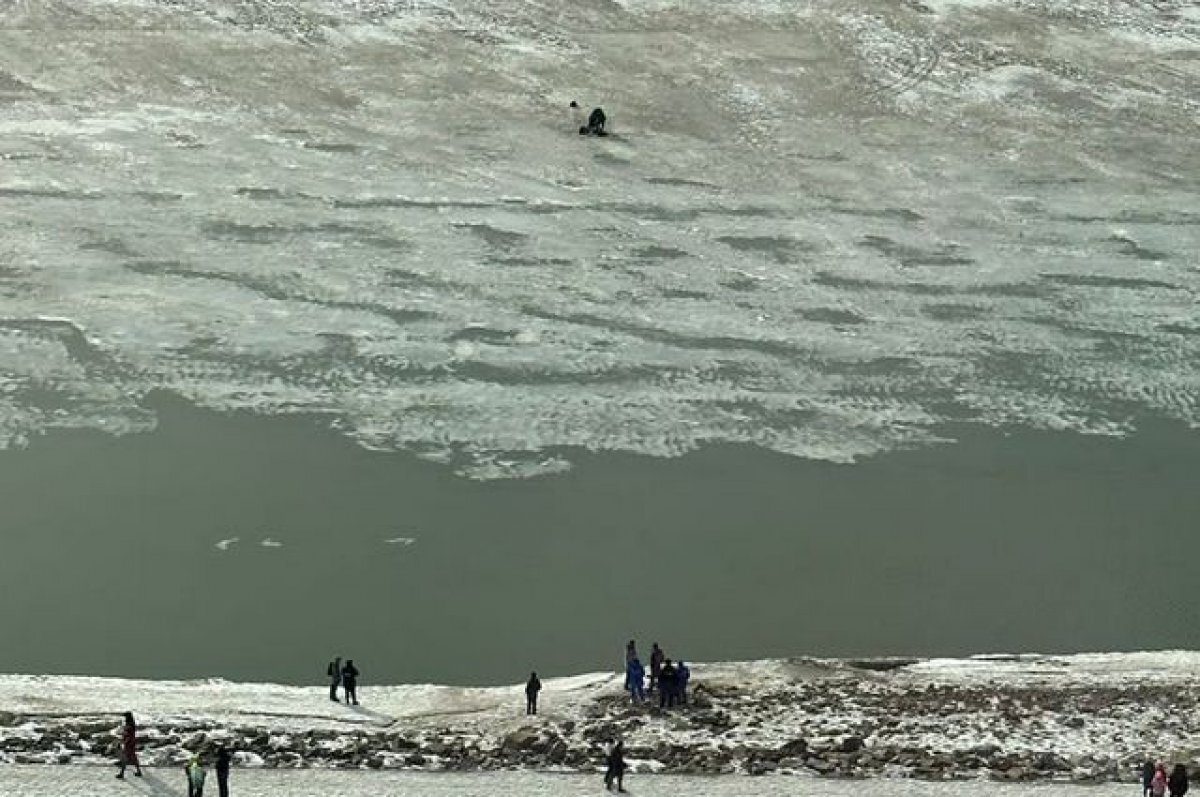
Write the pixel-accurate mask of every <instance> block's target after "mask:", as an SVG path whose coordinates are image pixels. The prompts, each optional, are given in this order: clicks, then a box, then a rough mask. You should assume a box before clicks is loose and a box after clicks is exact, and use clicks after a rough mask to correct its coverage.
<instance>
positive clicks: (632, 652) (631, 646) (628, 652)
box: [625, 639, 638, 692]
mask: <svg viewBox="0 0 1200 797" xmlns="http://www.w3.org/2000/svg"><path fill="white" fill-rule="evenodd" d="M637 657H638V654H637V643H636V642H634V641H633V640H632V639H631V640H629V641H628V642H626V643H625V691H626V692H628V691H629V690H630V689H632V688H633V685H632V684H630V683H629V662H631V661H633V660H634V659H636V658H637Z"/></svg>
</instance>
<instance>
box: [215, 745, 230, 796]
mask: <svg viewBox="0 0 1200 797" xmlns="http://www.w3.org/2000/svg"><path fill="white" fill-rule="evenodd" d="M231 763H233V756H232V755H231V754H230V752H229V748H228V747H225V746H224V745H222V746H221V747H218V748H217V765H216V767H215V769H216V770H217V797H229V765H230V764H231Z"/></svg>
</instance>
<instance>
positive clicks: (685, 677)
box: [675, 659, 692, 706]
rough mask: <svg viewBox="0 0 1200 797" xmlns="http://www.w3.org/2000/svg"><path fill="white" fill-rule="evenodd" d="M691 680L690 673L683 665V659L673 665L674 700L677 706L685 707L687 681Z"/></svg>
mask: <svg viewBox="0 0 1200 797" xmlns="http://www.w3.org/2000/svg"><path fill="white" fill-rule="evenodd" d="M690 680H692V671H691V670H689V669H688V666H687V665H686V664H684V663H683V659H680V660H679V663H678V664H676V665H675V698H676V699H677V700H678V701H679V705H681V706H686V705H687V688H688V681H690Z"/></svg>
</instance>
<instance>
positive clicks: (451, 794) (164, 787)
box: [0, 765, 1129, 797]
mask: <svg viewBox="0 0 1200 797" xmlns="http://www.w3.org/2000/svg"><path fill="white" fill-rule="evenodd" d="M626 785H627V786H628V791H629V792H630V793H631V794H637V795H640V796H641V797H676V795H679V796H680V797H682V796H683V795H687V796H688V797H692V795H698V794H703V795H705V797H783V796H784V795H787V797H807V796H808V795H821V797H917V795H920V796H921V797H974V796H975V795H979V796H980V797H983V795H986V797H1044V795H1045V789H1039V788H1038V787H1037V786H1035V785H1028V784H1007V783H1006V784H997V783H970V784H967V783H953V784H951V783H918V782H913V781H899V780H875V781H870V782H863V781H831V780H825V779H821V780H816V779H812V778H754V779H749V778H694V777H692V778H689V777H677V776H663V775H656V776H652V777H651V776H646V777H633V778H631V779H630V780H629V781H628V782H627V784H626ZM232 786H233V789H234V790H236V791H235V793H236V794H237V795H238V797H268V796H269V797H275V795H280V794H287V795H289V797H402V796H406V795H420V797H495V795H521V797H577V796H578V795H595V794H597V793H598V792H599V791H600V789H599V782H598V780H597V779H596V778H595V777H590V776H582V775H555V774H547V773H540V772H489V773H486V774H482V773H473V774H465V773H436V774H434V773H421V772H345V771H333V770H307V771H305V772H294V771H281V770H252V771H237V772H235V773H234V780H233V783H232ZM1068 788H1070V787H1068ZM0 793H3V794H5V795H6V797H47V795H54V797H110V795H111V797H130V795H151V796H152V797H168V796H170V797H175V796H176V795H178V797H182V795H183V794H185V790H184V786H183V778H182V777H181V776H180V774H179V772H176V771H171V772H167V771H161V770H159V771H150V772H148V777H147V778H145V779H143V780H137V779H135V778H131V779H129V780H125V781H119V780H114V779H113V778H111V777H109V773H108V772H107V771H104V770H99V771H98V770H97V769H96V768H94V767H53V768H50V767H25V766H10V765H0ZM1128 793H1129V789H1128V787H1127V786H1125V785H1120V786H1117V785H1109V786H1101V787H1098V788H1097V787H1088V788H1087V790H1086V792H1085V791H1084V789H1083V788H1082V787H1079V788H1075V789H1074V790H1072V791H1070V792H1067V794H1068V795H1069V794H1078V795H1079V797H1118V795H1127V794H1128ZM1060 794H1061V792H1060Z"/></svg>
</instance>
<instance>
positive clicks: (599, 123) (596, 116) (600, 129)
mask: <svg viewBox="0 0 1200 797" xmlns="http://www.w3.org/2000/svg"><path fill="white" fill-rule="evenodd" d="M571 107H572V108H579V103H577V102H575V100H571ZM607 124H608V117H607V116H606V115H605V113H604V109H603V108H593V109H592V112H591V113H590V114H588V119H587V124H585V125H581V126H580V128H579V135H581V136H607V135H608V131H607V130H605V129H604V128H605V125H607Z"/></svg>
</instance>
